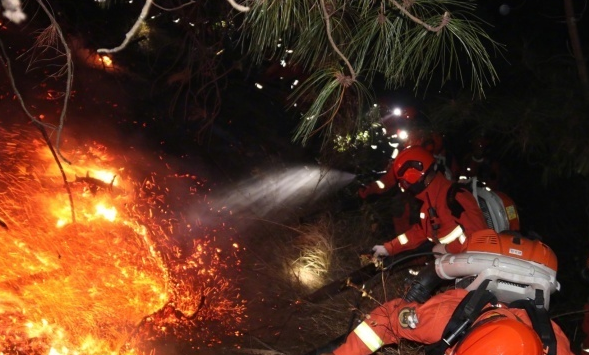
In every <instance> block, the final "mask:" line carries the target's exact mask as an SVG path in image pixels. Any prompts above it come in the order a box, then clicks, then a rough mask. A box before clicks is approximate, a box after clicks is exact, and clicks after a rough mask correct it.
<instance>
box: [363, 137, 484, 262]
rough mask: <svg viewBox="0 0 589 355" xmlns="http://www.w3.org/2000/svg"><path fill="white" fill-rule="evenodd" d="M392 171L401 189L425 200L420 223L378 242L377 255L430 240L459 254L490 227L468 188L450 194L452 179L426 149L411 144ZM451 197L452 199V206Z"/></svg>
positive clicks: (399, 157)
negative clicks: (385, 240) (381, 242)
mask: <svg viewBox="0 0 589 355" xmlns="http://www.w3.org/2000/svg"><path fill="white" fill-rule="evenodd" d="M393 172H394V174H395V177H396V178H397V181H398V184H399V186H400V187H401V189H403V190H405V191H408V192H409V193H411V194H412V195H414V196H415V197H416V198H417V199H418V200H420V201H422V203H423V204H422V206H421V209H420V223H416V224H414V225H412V226H411V228H409V229H408V230H407V231H405V232H404V233H402V234H400V235H398V236H397V237H396V238H394V239H393V240H391V241H390V242H387V243H384V244H383V245H375V246H374V247H373V252H374V256H375V257H381V256H388V255H394V254H398V253H400V252H403V251H407V250H412V249H415V248H417V247H419V246H420V245H421V244H423V243H425V242H427V241H428V240H429V241H431V242H434V243H436V244H439V245H443V248H442V250H443V249H444V248H445V252H450V253H459V252H461V251H463V250H464V248H465V242H466V240H467V238H468V237H469V236H470V235H471V234H472V233H473V232H476V231H478V230H482V229H486V228H488V227H487V223H486V221H485V217H484V216H483V213H482V211H481V209H480V208H479V206H478V204H477V202H476V200H475V198H474V196H473V195H472V194H471V193H470V192H469V191H467V190H464V189H459V190H456V192H455V193H454V194H452V193H451V194H449V192H448V191H449V190H450V189H451V188H452V187H453V186H454V185H453V183H452V181H450V180H448V179H447V178H446V177H445V176H444V175H443V174H442V173H440V172H439V171H437V170H436V164H435V159H434V157H433V155H432V154H431V153H430V152H429V151H427V150H426V149H425V148H423V147H420V146H414V147H413V146H410V147H407V148H406V149H404V150H403V151H401V153H399V155H398V156H397V158H396V159H395V161H394V163H393ZM449 196H451V198H452V203H451V204H450V205H449V198H448V197H449ZM442 250H440V249H437V251H442Z"/></svg>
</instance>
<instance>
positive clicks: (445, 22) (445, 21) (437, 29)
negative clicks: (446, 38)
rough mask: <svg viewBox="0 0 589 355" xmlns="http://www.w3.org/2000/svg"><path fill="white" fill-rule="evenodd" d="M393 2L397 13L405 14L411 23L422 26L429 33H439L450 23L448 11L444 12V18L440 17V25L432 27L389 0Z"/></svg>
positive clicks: (394, 0) (394, 1) (393, 0)
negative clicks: (397, 10)
mask: <svg viewBox="0 0 589 355" xmlns="http://www.w3.org/2000/svg"><path fill="white" fill-rule="evenodd" d="M391 1H392V2H393V5H395V7H396V8H397V9H399V11H401V12H402V13H403V14H405V16H407V17H409V18H410V19H411V21H413V22H415V23H417V24H419V25H421V26H423V27H424V28H425V29H426V30H428V31H431V32H440V31H441V30H442V29H443V28H444V27H446V25H448V22H450V13H449V12H448V11H446V12H444V16H443V17H442V21H441V22H440V24H439V25H438V26H436V27H433V26H431V25H429V24H427V23H425V22H423V20H421V19H419V18H417V17H415V16H413V15H412V14H411V13H410V12H409V10H407V9H406V8H405V7H404V6H403V5H401V4H399V3H398V2H397V1H396V0H391Z"/></svg>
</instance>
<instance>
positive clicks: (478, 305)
mask: <svg viewBox="0 0 589 355" xmlns="http://www.w3.org/2000/svg"><path fill="white" fill-rule="evenodd" d="M489 282H490V280H488V279H487V280H485V281H483V282H481V284H480V285H479V287H477V289H476V290H473V291H470V292H469V293H468V294H467V295H466V296H465V297H464V298H463V299H462V301H460V303H459V304H458V307H456V309H455V310H454V312H453V313H452V316H451V317H450V320H449V321H448V324H446V327H445V328H444V331H443V332H442V339H440V340H439V341H438V342H436V343H433V344H431V345H428V346H427V347H426V349H425V353H426V354H427V355H443V354H444V353H445V352H446V350H447V349H448V348H450V347H452V346H454V345H455V344H456V343H457V342H458V341H459V340H460V339H462V337H463V336H464V334H465V332H466V331H467V330H468V328H469V327H470V326H471V325H472V323H473V322H474V321H475V320H476V319H477V318H478V317H479V315H480V314H481V310H482V309H483V307H485V305H487V304H489V303H491V304H496V303H497V298H496V297H495V296H494V295H493V293H491V291H489V290H487V285H488V284H489Z"/></svg>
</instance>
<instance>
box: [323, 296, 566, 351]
mask: <svg viewBox="0 0 589 355" xmlns="http://www.w3.org/2000/svg"><path fill="white" fill-rule="evenodd" d="M467 294H468V291H466V290H464V289H453V290H449V291H445V292H443V293H440V294H437V295H435V296H433V297H432V298H430V299H429V300H428V301H426V302H425V303H423V304H420V303H417V302H406V301H404V300H403V299H401V298H397V299H394V300H392V301H390V302H387V303H385V304H383V305H382V306H380V307H377V308H376V309H374V310H373V311H372V312H370V314H369V315H368V316H367V317H366V319H365V320H364V321H363V322H362V323H360V325H358V326H357V327H356V328H355V329H354V331H352V332H351V333H350V335H348V337H347V339H346V341H345V343H344V344H342V345H341V346H339V347H338V348H337V349H335V350H334V351H333V353H327V354H325V355H368V354H373V353H374V352H375V351H376V350H378V349H379V348H380V347H382V346H384V345H385V344H386V345H390V344H398V343H399V341H400V339H407V340H411V341H415V342H418V343H422V344H433V343H436V342H438V341H440V339H441V338H442V334H443V331H444V329H445V327H446V325H447V324H448V322H449V321H450V319H451V317H452V314H453V313H454V311H455V310H456V308H457V307H458V305H459V304H460V302H461V301H462V299H463V298H464V297H465V296H466V295H467ZM531 325H532V322H531V321H530V318H529V316H528V314H527V312H526V311H525V310H523V309H519V308H508V307H506V306H505V305H501V304H500V305H498V306H495V307H490V305H489V307H485V308H484V309H483V312H482V313H481V315H480V316H479V317H478V318H477V319H476V320H475V321H474V323H473V325H471V326H470V327H471V329H470V330H469V331H468V332H467V334H468V335H467V336H466V338H465V339H464V340H463V341H461V342H459V343H458V345H456V346H455V348H454V349H452V348H451V349H449V350H448V351H447V352H446V354H450V353H451V351H452V350H454V351H456V352H454V353H452V354H460V355H497V354H506V355H511V354H517V355H541V354H542V353H543V349H542V343H541V342H540V339H539V338H538V335H537V334H536V333H535V332H534V330H533V329H532V328H531ZM552 328H553V330H554V334H555V337H556V355H572V354H573V353H572V352H571V350H570V343H569V340H568V338H567V337H566V335H565V334H564V333H563V331H562V330H561V329H560V328H559V326H558V325H557V324H556V323H554V322H552ZM469 337H471V339H468V338H469Z"/></svg>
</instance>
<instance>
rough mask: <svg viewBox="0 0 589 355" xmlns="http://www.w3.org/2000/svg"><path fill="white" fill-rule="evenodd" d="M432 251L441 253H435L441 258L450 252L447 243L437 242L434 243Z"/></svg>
mask: <svg viewBox="0 0 589 355" xmlns="http://www.w3.org/2000/svg"><path fill="white" fill-rule="evenodd" d="M432 251H433V252H434V253H439V254H441V255H439V254H435V256H436V258H439V257H440V256H442V255H444V254H448V252H447V251H446V244H436V245H434V247H433V248H432Z"/></svg>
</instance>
